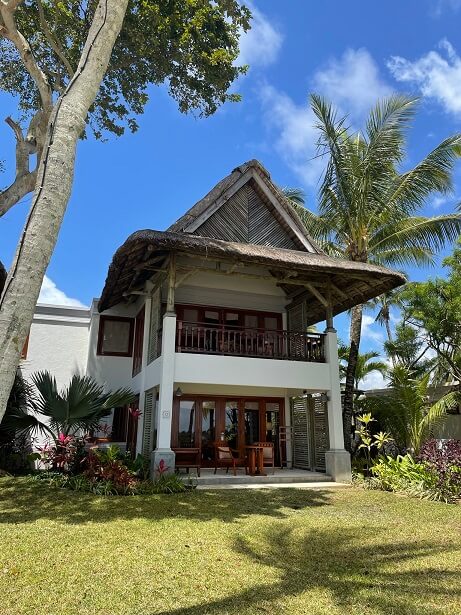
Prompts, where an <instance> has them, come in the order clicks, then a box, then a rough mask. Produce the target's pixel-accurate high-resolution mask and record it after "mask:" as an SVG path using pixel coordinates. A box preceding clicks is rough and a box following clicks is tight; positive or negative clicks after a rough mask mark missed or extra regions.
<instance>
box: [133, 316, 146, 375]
mask: <svg viewBox="0 0 461 615" xmlns="http://www.w3.org/2000/svg"><path fill="white" fill-rule="evenodd" d="M144 314H145V310H144V306H143V307H142V308H141V310H139V312H138V314H137V316H136V322H135V325H134V348H133V372H132V375H133V376H136V374H139V372H140V371H141V368H142V348H143V337H144Z"/></svg>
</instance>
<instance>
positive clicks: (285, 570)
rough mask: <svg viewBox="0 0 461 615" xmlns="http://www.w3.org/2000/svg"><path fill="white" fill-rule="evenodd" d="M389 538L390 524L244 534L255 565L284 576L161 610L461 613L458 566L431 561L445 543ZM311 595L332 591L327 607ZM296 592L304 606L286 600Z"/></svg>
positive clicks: (179, 614)
mask: <svg viewBox="0 0 461 615" xmlns="http://www.w3.org/2000/svg"><path fill="white" fill-rule="evenodd" d="M386 540H389V538H388V536H387V538H386V529H385V528H381V529H377V528H370V529H368V530H367V529H364V530H363V534H362V535H361V536H360V535H358V532H357V529H356V528H355V529H351V530H348V529H346V528H344V527H338V528H336V529H328V530H318V529H317V530H315V531H309V532H308V533H306V535H305V536H304V537H303V538H302V539H301V540H299V539H298V538H297V537H296V536H294V535H293V533H292V531H290V530H289V531H286V530H284V529H280V530H279V531H276V532H274V531H273V530H271V531H270V532H267V534H266V535H265V536H264V537H263V539H259V540H257V541H256V542H255V543H253V542H252V541H251V542H250V540H248V539H244V538H238V539H237V540H236V541H235V544H234V549H235V550H236V551H237V552H238V553H239V554H241V555H243V556H245V558H249V559H250V560H251V561H253V562H254V563H255V564H260V565H261V564H262V565H265V566H269V567H271V568H276V569H277V570H278V571H279V581H278V582H276V583H274V584H271V585H267V584H264V585H259V586H256V587H252V588H251V590H245V591H243V592H241V593H239V594H236V595H233V596H230V597H226V598H223V599H220V600H216V601H215V602H208V601H207V602H204V603H202V604H198V605H196V606H192V607H187V608H178V609H174V610H169V611H162V613H161V614H160V615H222V614H223V613H226V614H227V615H237V614H240V613H242V614H252V613H259V612H267V613H282V612H283V613H285V612H286V613H288V612H293V613H311V612H315V613H324V612H325V613H328V612H331V606H334V609H335V610H334V612H335V613H337V612H338V613H344V614H349V613H351V614H352V615H355V614H358V613H360V614H363V613H370V614H371V613H373V615H378V614H379V615H394V614H396V613H399V614H400V613H401V614H404V615H429V614H431V615H434V614H442V613H443V614H446V613H459V612H461V610H457V607H456V606H454V605H456V604H458V606H459V608H460V609H461V586H460V584H459V573H458V571H457V569H456V568H454V569H453V570H448V569H443V568H441V567H440V566H439V565H434V564H429V563H425V560H430V559H431V557H432V556H437V555H443V556H447V555H448V554H449V553H450V551H447V549H446V546H444V545H443V544H434V543H433V542H430V541H425V540H421V541H415V540H408V541H402V542H386ZM316 592H317V594H315V593H316ZM309 593H312V594H315V595H327V596H328V600H329V603H330V606H329V607H328V606H326V607H325V610H323V608H322V606H321V605H320V604H318V603H317V604H315V605H314V603H313V602H311V601H310V600H311V599H312V597H311V598H309ZM292 598H295V599H296V598H298V600H300V601H301V603H302V606H300V607H289V608H288V610H287V607H286V602H287V600H288V601H290V599H292ZM308 601H309V602H308ZM314 601H315V599H314ZM315 607H316V608H317V609H318V610H314V608H315ZM448 607H449V608H448ZM290 608H296V610H293V611H292V610H290ZM298 608H299V609H300V610H298Z"/></svg>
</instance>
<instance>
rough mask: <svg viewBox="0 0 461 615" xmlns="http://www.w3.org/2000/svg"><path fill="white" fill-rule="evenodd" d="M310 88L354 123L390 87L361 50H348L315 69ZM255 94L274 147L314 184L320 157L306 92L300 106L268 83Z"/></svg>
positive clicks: (373, 63) (366, 54)
mask: <svg viewBox="0 0 461 615" xmlns="http://www.w3.org/2000/svg"><path fill="white" fill-rule="evenodd" d="M310 89H311V90H312V91H315V92H316V93H318V94H322V95H324V96H326V98H328V99H330V100H331V101H332V102H333V103H334V104H335V105H336V106H337V107H338V109H339V113H340V114H346V113H347V114H348V115H349V116H350V119H351V123H354V124H355V123H357V124H358V123H361V122H362V120H363V118H364V116H365V113H366V112H367V111H368V109H369V108H370V107H371V106H372V105H373V104H374V103H375V102H376V100H377V99H378V98H380V97H383V96H386V95H388V94H389V93H390V91H391V90H390V88H389V87H388V86H387V84H386V83H385V82H384V81H383V80H382V79H381V78H380V76H379V70H378V67H377V65H376V63H375V61H374V60H373V58H372V57H371V55H370V54H369V52H368V51H367V50H366V49H358V50H353V49H348V50H346V52H345V53H344V54H343V55H342V56H341V58H340V59H332V60H330V61H329V62H328V63H327V64H326V65H325V66H324V67H323V68H321V69H319V70H317V71H316V72H315V73H314V75H313V77H312V79H311V87H310ZM259 93H260V98H261V102H262V106H263V110H264V113H265V119H266V122H267V125H268V127H269V129H270V130H271V131H272V132H273V133H275V135H276V136H275V139H274V146H275V148H276V149H277V151H278V152H279V153H280V155H281V157H282V158H283V159H284V160H285V162H286V163H287V164H288V166H289V167H290V168H291V169H292V170H293V171H294V172H295V173H296V174H297V175H298V177H299V178H300V179H301V180H302V181H303V182H304V183H305V184H306V185H310V186H315V185H316V184H317V183H318V181H319V179H320V177H321V175H322V172H323V169H324V166H325V160H324V159H320V158H316V154H317V139H318V133H317V130H316V129H315V123H316V119H315V117H314V114H313V113H312V111H311V109H310V107H309V102H308V100H307V93H306V100H305V102H304V104H301V105H299V104H297V103H296V102H294V101H293V99H292V98H290V96H288V94H286V93H284V92H280V91H278V90H277V89H276V88H274V87H273V86H271V85H268V84H264V85H263V86H262V87H261V88H260V91H259Z"/></svg>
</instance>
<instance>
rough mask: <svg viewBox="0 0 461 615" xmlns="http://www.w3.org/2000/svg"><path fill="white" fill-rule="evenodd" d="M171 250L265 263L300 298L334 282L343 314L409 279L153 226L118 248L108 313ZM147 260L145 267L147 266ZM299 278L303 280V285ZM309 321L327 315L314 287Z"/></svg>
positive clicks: (106, 296)
mask: <svg viewBox="0 0 461 615" xmlns="http://www.w3.org/2000/svg"><path fill="white" fill-rule="evenodd" d="M170 253H176V254H182V255H188V256H201V257H204V258H206V259H210V261H211V260H220V261H228V262H231V263H235V262H238V263H239V264H244V265H253V266H255V265H256V266H262V267H264V268H266V269H267V270H268V271H270V274H271V275H272V276H273V278H274V282H278V283H279V284H280V286H281V287H282V288H283V289H284V290H285V291H286V292H287V293H290V295H291V296H294V297H295V298H294V300H296V296H295V295H296V291H298V294H299V297H301V296H302V293H305V292H308V293H309V290H306V282H312V284H313V285H315V284H317V285H320V286H321V285H322V284H323V285H324V286H325V285H326V284H327V283H329V282H331V284H332V287H331V288H332V303H333V313H334V314H338V313H340V312H344V311H345V310H347V309H349V308H351V307H352V306H354V305H357V304H360V303H364V302H365V301H368V300H369V299H371V298H372V297H376V296H377V295H380V294H381V293H383V292H386V291H388V290H390V289H392V288H395V287H396V286H400V285H401V284H403V283H404V282H405V278H404V276H403V275H401V274H400V273H396V272H394V271H390V270H389V269H385V268H384V267H377V266H374V265H368V264H363V263H355V262H351V261H346V260H339V259H334V258H331V257H329V256H326V255H324V254H317V253H316V254H313V253H309V252H301V251H298V250H287V249H283V248H271V247H267V246H260V245H254V244H245V243H233V242H228V241H221V240H218V239H210V238H208V237H198V236H196V235H191V234H187V233H172V232H162V231H153V230H144V231H137V232H136V233H133V234H132V235H130V237H128V239H127V240H126V241H125V243H124V244H123V245H122V246H121V247H120V248H119V249H118V250H117V252H116V253H115V255H114V258H113V260H112V263H111V265H110V267H109V272H108V275H107V279H106V283H105V286H104V290H103V292H102V296H101V299H100V302H99V310H100V311H104V310H106V309H108V308H110V307H112V306H114V305H116V304H117V303H119V302H121V301H123V300H124V299H125V298H126V296H127V293H129V292H130V291H131V290H134V289H139V288H142V286H143V284H144V282H145V281H146V280H148V279H149V278H151V277H152V275H153V273H152V268H150V267H149V266H148V262H150V263H152V261H153V260H154V259H155V261H156V265H155V267H156V269H157V268H161V267H162V266H164V265H166V262H167V260H168V256H169V254H170ZM144 264H145V267H144ZM298 281H299V284H298ZM307 309H308V318H307V320H308V322H309V323H311V324H312V323H315V322H319V321H321V320H323V319H324V318H325V307H324V305H322V303H321V301H320V300H319V299H318V298H317V297H316V296H315V295H313V294H312V291H310V294H309V300H308V301H307Z"/></svg>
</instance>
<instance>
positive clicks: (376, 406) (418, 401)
mask: <svg viewBox="0 0 461 615" xmlns="http://www.w3.org/2000/svg"><path fill="white" fill-rule="evenodd" d="M429 378H430V375H429V374H426V375H424V376H423V377H422V378H419V379H418V378H413V377H412V372H411V371H410V370H408V369H407V368H405V367H403V366H401V365H398V366H397V367H395V368H394V369H393V370H392V371H391V374H390V390H389V395H383V396H382V397H374V398H373V397H371V398H369V399H368V400H367V403H368V407H369V409H370V410H371V411H372V414H373V416H376V417H377V419H378V420H379V422H380V424H381V425H382V426H383V428H384V429H387V430H388V431H390V432H391V433H392V435H393V437H394V439H395V441H396V443H397V445H398V446H399V448H400V449H401V450H402V449H410V450H411V451H412V452H413V453H414V454H415V455H417V454H418V452H419V449H420V448H421V445H422V444H423V443H424V442H425V441H426V440H427V439H428V438H429V437H430V435H431V430H432V428H433V427H434V426H435V425H436V424H437V422H438V421H440V420H441V419H442V418H443V417H444V416H445V414H446V412H447V410H449V409H450V408H452V407H454V406H456V405H457V404H458V403H459V399H460V394H459V393H458V392H455V391H452V392H451V393H448V394H447V395H444V396H443V397H442V398H441V399H439V400H438V401H437V402H435V403H434V404H431V403H430V401H429V395H428V393H429Z"/></svg>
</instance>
